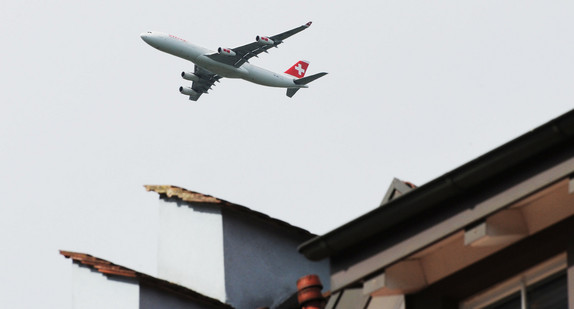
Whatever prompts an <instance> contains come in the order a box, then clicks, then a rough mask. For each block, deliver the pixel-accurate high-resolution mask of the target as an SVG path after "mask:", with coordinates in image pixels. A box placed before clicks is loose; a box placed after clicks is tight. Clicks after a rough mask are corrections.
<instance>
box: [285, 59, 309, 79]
mask: <svg viewBox="0 0 574 309" xmlns="http://www.w3.org/2000/svg"><path fill="white" fill-rule="evenodd" d="M308 66H309V62H307V61H303V60H302V61H299V62H297V63H296V64H295V65H293V66H292V67H291V68H289V70H287V71H285V73H287V74H289V75H293V76H295V77H297V78H301V77H304V76H305V72H306V71H307V67H308Z"/></svg>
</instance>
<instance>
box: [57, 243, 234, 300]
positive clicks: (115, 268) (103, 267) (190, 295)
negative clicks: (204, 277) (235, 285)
mask: <svg viewBox="0 0 574 309" xmlns="http://www.w3.org/2000/svg"><path fill="white" fill-rule="evenodd" d="M60 254H61V255H63V256H65V257H66V258H69V259H71V260H72V261H73V262H74V263H78V264H82V265H85V266H88V267H90V268H92V269H94V270H96V271H98V272H100V273H102V274H104V275H106V276H118V277H127V278H135V279H136V280H137V281H138V282H140V283H143V284H146V285H148V286H152V287H155V288H157V289H160V290H163V291H166V292H169V293H171V294H175V295H178V296H181V297H184V298H186V299H189V300H192V301H195V302H199V303H203V304H206V305H210V306H211V307H212V308H221V309H233V307H232V306H230V305H228V304H225V303H222V302H220V301H219V300H217V299H214V298H211V297H208V296H205V295H203V294H200V293H198V292H195V291H193V290H190V289H188V288H185V287H183V286H180V285H177V284H175V283H171V282H169V281H166V280H162V279H158V278H155V277H152V276H149V275H146V274H144V273H140V272H138V271H135V270H132V269H129V268H127V267H123V266H120V265H116V264H114V263H112V262H110V261H106V260H104V259H100V258H97V257H94V256H91V255H89V254H85V253H79V252H72V251H64V250H60Z"/></svg>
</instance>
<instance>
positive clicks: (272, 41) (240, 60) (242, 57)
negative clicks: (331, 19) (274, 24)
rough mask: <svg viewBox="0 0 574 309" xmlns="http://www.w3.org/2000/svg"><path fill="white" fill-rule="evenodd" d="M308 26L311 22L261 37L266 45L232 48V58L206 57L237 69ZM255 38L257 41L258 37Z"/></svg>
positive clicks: (255, 44)
mask: <svg viewBox="0 0 574 309" xmlns="http://www.w3.org/2000/svg"><path fill="white" fill-rule="evenodd" d="M309 26H311V22H308V23H306V24H304V25H302V26H299V27H297V28H294V29H291V30H289V31H285V32H283V33H279V34H276V35H274V36H270V37H262V38H261V39H262V40H265V42H266V43H263V42H262V41H261V40H256V41H255V42H253V43H249V44H247V45H243V46H239V47H236V48H232V49H231V51H233V53H234V54H235V55H233V56H231V55H229V54H227V55H223V54H221V53H215V54H211V55H208V57H209V58H211V59H213V60H215V61H219V62H222V63H225V64H229V65H232V66H234V67H236V68H238V67H240V66H241V65H243V64H244V63H245V62H247V61H248V60H249V59H250V58H251V57H257V55H259V54H260V53H262V52H267V50H268V49H270V48H272V47H277V46H278V45H279V44H281V43H283V40H285V39H286V38H288V37H290V36H292V35H294V34H296V33H299V32H301V31H303V30H305V29H307V28H309ZM257 38H258V39H259V38H260V37H257Z"/></svg>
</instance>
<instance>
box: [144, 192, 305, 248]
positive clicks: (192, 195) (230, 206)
mask: <svg viewBox="0 0 574 309" xmlns="http://www.w3.org/2000/svg"><path fill="white" fill-rule="evenodd" d="M144 187H145V188H146V190H147V191H153V192H156V193H158V194H159V196H160V198H163V199H171V198H177V199H179V200H181V201H183V202H187V203H199V204H211V205H213V206H216V207H221V208H222V209H227V210H230V211H233V212H236V213H238V214H241V215H247V216H250V217H253V218H255V219H258V220H261V221H264V222H266V223H270V224H273V225H276V226H278V227H281V228H286V229H288V230H290V231H293V232H296V233H299V234H303V235H304V236H308V237H309V238H311V237H314V236H316V235H314V234H312V233H310V232H309V231H307V230H305V229H302V228H300V227H297V226H294V225H291V224H289V223H287V222H285V221H282V220H279V219H275V218H272V217H270V216H268V215H266V214H264V213H261V212H258V211H255V210H252V209H250V208H247V207H245V206H241V205H238V204H234V203H231V202H228V201H225V200H222V199H219V198H216V197H213V196H211V195H206V194H203V193H199V192H194V191H190V190H187V189H184V188H180V187H176V186H171V185H146V186H144Z"/></svg>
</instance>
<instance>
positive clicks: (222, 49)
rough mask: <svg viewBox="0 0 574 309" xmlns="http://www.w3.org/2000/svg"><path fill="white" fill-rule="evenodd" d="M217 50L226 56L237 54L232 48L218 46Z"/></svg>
mask: <svg viewBox="0 0 574 309" xmlns="http://www.w3.org/2000/svg"><path fill="white" fill-rule="evenodd" d="M217 52H218V53H220V54H221V55H225V56H232V57H233V56H235V55H237V54H236V53H235V52H234V51H232V50H231V48H221V47H220V48H218V49H217Z"/></svg>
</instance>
